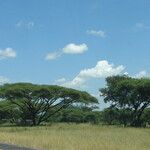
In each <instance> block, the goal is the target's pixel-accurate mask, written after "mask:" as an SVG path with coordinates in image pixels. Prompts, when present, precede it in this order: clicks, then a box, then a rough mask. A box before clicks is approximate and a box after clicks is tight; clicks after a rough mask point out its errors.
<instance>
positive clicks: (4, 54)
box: [0, 47, 17, 59]
mask: <svg viewBox="0 0 150 150" xmlns="http://www.w3.org/2000/svg"><path fill="white" fill-rule="evenodd" d="M16 55H17V54H16V52H15V50H13V49H12V48H10V47H8V48H6V49H4V50H0V59H4V58H15V57H16Z"/></svg>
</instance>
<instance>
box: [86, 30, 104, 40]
mask: <svg viewBox="0 0 150 150" xmlns="http://www.w3.org/2000/svg"><path fill="white" fill-rule="evenodd" d="M86 33H87V34H89V35H94V36H99V37H102V38H105V37H106V32H105V31H102V30H97V31H96V30H87V31H86Z"/></svg>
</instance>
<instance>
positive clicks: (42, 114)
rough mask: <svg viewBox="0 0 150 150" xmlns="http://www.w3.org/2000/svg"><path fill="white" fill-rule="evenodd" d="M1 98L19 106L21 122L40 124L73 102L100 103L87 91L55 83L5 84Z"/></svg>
mask: <svg viewBox="0 0 150 150" xmlns="http://www.w3.org/2000/svg"><path fill="white" fill-rule="evenodd" d="M0 98H1V99H2V100H8V101H9V102H11V103H12V104H14V105H15V106H16V107H18V109H19V111H20V117H21V123H23V124H24V125H26V124H32V125H39V124H40V123H41V122H43V121H47V120H48V118H49V117H50V116H52V115H54V114H55V113H57V112H59V111H60V110H61V109H63V108H66V107H68V106H69V105H71V104H75V103H81V104H82V103H84V104H87V105H88V104H93V103H98V101H97V99H96V98H94V97H92V96H91V95H90V94H88V93H87V92H82V91H78V90H74V89H69V88H64V87H60V86H55V85H36V84H30V83H16V84H5V85H3V86H1V87H0ZM54 108H55V109H54ZM51 110H52V112H51V113H50V111H51ZM53 110H55V111H53Z"/></svg>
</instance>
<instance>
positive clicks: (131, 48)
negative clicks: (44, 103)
mask: <svg viewBox="0 0 150 150" xmlns="http://www.w3.org/2000/svg"><path fill="white" fill-rule="evenodd" d="M149 66H150V1H149V0H136V1H133V0H132V1H131V0H126V1H121V0H108V1H106V0H30V1H27V0H21V1H20V0H13V1H12V0H0V83H1V84H2V83H5V82H33V83H40V84H59V85H62V86H67V87H72V88H77V89H81V90H86V91H88V92H90V93H91V94H94V95H98V89H99V88H101V87H103V86H104V85H105V82H104V78H105V77H107V76H108V75H116V74H124V73H125V74H127V73H128V75H130V76H134V77H141V76H149V73H150V68H149ZM100 107H101V108H103V107H104V104H103V103H102V102H101V104H100Z"/></svg>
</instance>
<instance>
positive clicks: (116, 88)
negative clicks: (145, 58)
mask: <svg viewBox="0 0 150 150" xmlns="http://www.w3.org/2000/svg"><path fill="white" fill-rule="evenodd" d="M106 82H107V86H106V88H102V89H100V92H101V96H103V97H104V101H105V102H106V103H107V102H110V103H111V107H116V108H120V109H129V110H131V117H132V119H131V122H130V124H131V125H132V126H141V125H142V119H141V116H142V114H143V112H144V110H145V109H146V108H147V107H149V106H150V79H148V78H141V79H135V78H131V77H128V76H113V77H108V78H106Z"/></svg>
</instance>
